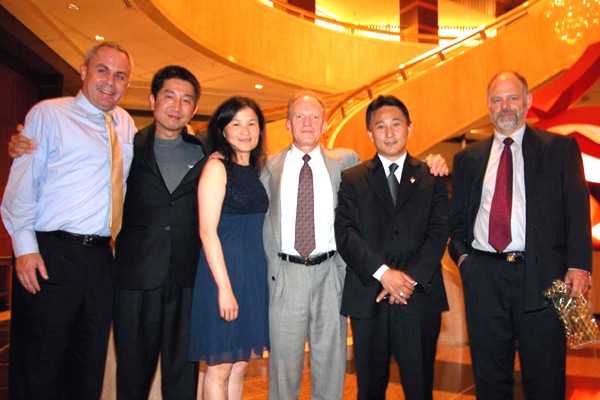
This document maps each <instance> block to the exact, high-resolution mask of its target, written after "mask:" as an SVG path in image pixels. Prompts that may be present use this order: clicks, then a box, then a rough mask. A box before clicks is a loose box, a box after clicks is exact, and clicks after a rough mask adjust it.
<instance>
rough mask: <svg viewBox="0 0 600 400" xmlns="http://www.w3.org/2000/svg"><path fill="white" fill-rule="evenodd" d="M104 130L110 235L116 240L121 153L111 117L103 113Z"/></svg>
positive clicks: (120, 213) (119, 216)
mask: <svg viewBox="0 0 600 400" xmlns="http://www.w3.org/2000/svg"><path fill="white" fill-rule="evenodd" d="M103 114H104V119H105V120H106V130H107V131H108V142H109V144H110V185H111V190H110V220H109V224H110V234H111V236H112V238H113V240H114V239H116V238H117V235H118V234H119V231H120V230H121V223H122V220H123V153H121V144H120V143H119V139H118V138H117V133H116V132H115V126H114V125H113V121H112V116H111V115H110V114H109V113H107V112H105V113H103Z"/></svg>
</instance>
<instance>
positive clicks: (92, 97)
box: [81, 46, 131, 111]
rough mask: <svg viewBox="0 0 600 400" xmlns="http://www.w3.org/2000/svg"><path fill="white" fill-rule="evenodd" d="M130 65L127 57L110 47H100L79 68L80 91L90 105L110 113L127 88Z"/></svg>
mask: <svg viewBox="0 0 600 400" xmlns="http://www.w3.org/2000/svg"><path fill="white" fill-rule="evenodd" d="M130 76H131V63H130V61H129V58H128V57H127V55H126V54H125V53H123V52H121V51H118V50H116V49H113V48H110V47H106V46H104V47H100V48H98V50H97V51H96V54H94V55H93V56H92V57H91V58H90V59H89V60H88V62H87V63H86V64H84V65H82V66H81V80H82V81H83V85H82V87H81V91H82V92H83V95H84V96H85V97H86V98H87V99H88V101H89V102H90V103H92V105H93V106H94V107H96V108H98V109H100V110H102V111H110V110H112V109H113V108H115V106H116V105H117V104H118V103H119V101H121V98H122V97H123V95H124V94H125V90H126V89H127V87H128V86H129V78H130Z"/></svg>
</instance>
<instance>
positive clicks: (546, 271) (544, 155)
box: [449, 72, 592, 400]
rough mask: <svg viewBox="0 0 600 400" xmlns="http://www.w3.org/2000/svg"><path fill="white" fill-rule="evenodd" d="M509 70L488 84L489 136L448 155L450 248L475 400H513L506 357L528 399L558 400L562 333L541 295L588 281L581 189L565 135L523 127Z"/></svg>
mask: <svg viewBox="0 0 600 400" xmlns="http://www.w3.org/2000/svg"><path fill="white" fill-rule="evenodd" d="M532 100H533V98H532V95H531V93H530V92H529V90H528V87H527V81H526V80H525V78H524V77H522V76H521V75H519V74H518V73H515V72H503V73H500V74H498V75H496V76H495V77H494V78H493V79H492V80H491V81H490V84H489V86H488V108H489V113H490V117H491V120H492V123H493V124H494V127H495V132H494V135H493V137H491V138H490V139H488V140H484V141H481V142H478V143H476V144H474V145H472V146H470V147H468V148H467V149H465V150H463V151H461V152H460V153H458V154H457V155H456V157H455V159H454V174H453V190H454V194H453V198H452V212H451V223H450V229H451V241H450V244H449V251H450V254H451V256H452V257H453V259H454V260H455V261H456V262H457V264H458V266H459V268H460V272H461V276H462V279H463V287H464V295H465V307H466V316H467V329H468V333H469V344H470V348H471V356H472V361H473V372H474V377H475V386H476V391H477V397H478V398H480V399H492V398H494V399H496V398H498V399H510V398H512V396H513V384H514V379H513V372H514V359H515V352H516V351H517V350H518V352H519V359H520V363H521V370H522V373H523V389H524V391H525V395H526V397H527V398H530V399H544V400H549V399H564V397H565V358H566V349H565V335H564V332H563V329H562V327H561V325H560V322H559V319H558V317H557V315H556V313H555V311H554V310H553V307H552V304H551V302H550V301H549V300H548V299H546V298H544V296H543V294H542V293H543V291H544V290H545V289H547V288H548V287H550V286H551V285H552V281H553V280H555V279H563V280H564V281H565V282H566V283H570V284H571V285H572V287H573V289H572V293H571V296H573V297H574V296H576V295H578V294H579V293H583V292H585V291H586V290H587V289H588V287H589V285H590V282H591V279H590V278H591V277H590V273H591V262H592V245H591V229H590V211H589V193H588V188H587V185H586V182H585V178H584V174H583V166H582V161H581V154H580V152H579V148H578V146H577V142H576V141H575V139H573V138H569V137H565V136H560V135H555V134H551V133H548V132H543V131H538V130H534V129H531V128H529V127H528V126H527V125H526V124H525V116H526V114H527V111H528V110H529V108H530V107H531V103H532Z"/></svg>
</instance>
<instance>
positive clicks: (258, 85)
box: [254, 83, 263, 90]
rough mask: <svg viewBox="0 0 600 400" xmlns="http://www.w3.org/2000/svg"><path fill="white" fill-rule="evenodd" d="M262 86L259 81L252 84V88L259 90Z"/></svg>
mask: <svg viewBox="0 0 600 400" xmlns="http://www.w3.org/2000/svg"><path fill="white" fill-rule="evenodd" d="M262 88H263V85H261V84H260V83H257V84H256V85H254V89H258V90H261V89H262Z"/></svg>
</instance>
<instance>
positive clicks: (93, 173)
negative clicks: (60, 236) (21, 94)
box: [1, 92, 136, 257]
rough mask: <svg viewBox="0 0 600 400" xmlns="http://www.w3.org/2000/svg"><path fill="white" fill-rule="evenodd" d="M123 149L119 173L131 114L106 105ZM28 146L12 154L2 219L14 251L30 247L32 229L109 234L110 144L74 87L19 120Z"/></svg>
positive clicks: (95, 112) (126, 164)
mask: <svg viewBox="0 0 600 400" xmlns="http://www.w3.org/2000/svg"><path fill="white" fill-rule="evenodd" d="M110 113H111V115H112V117H113V121H114V126H115V131H116V133H117V136H118V138H119V141H120V143H121V149H122V152H123V175H124V177H123V179H124V182H125V180H126V179H127V176H128V174H129V168H130V166H131V160H132V157H133V137H134V135H135V132H136V129H135V124H134V122H133V119H131V117H130V116H129V114H128V113H127V112H126V111H125V110H123V109H122V108H120V107H116V108H115V109H113V110H112V111H111V112H110ZM23 134H24V135H25V136H28V137H30V138H33V139H34V140H35V142H36V149H35V151H34V152H33V154H31V155H24V156H22V157H20V158H17V159H15V160H14V161H13V165H12V167H11V170H10V175H9V178H8V184H7V185H6V191H5V193H4V199H3V201H2V207H1V211H2V221H3V222H4V226H5V227H6V229H7V230H8V233H9V234H10V235H11V238H12V243H13V249H14V252H15V255H16V256H17V257H19V256H22V255H25V254H30V253H38V252H39V249H38V245H37V240H36V236H35V231H42V232H48V231H55V230H63V231H67V232H71V233H77V234H89V235H92V234H93V235H101V236H110V228H109V212H110V186H111V183H110V149H109V143H108V132H107V130H106V123H105V120H104V116H103V114H102V111H101V110H99V109H97V108H96V107H94V106H93V105H92V104H91V103H90V102H89V101H88V100H87V99H86V97H85V96H84V95H83V94H82V93H81V92H79V93H78V94H77V96H76V97H61V98H58V99H52V100H45V101H42V102H40V103H38V104H36V105H35V106H34V107H33V108H32V109H31V111H29V113H28V114H27V117H26V119H25V130H24V131H23Z"/></svg>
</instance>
